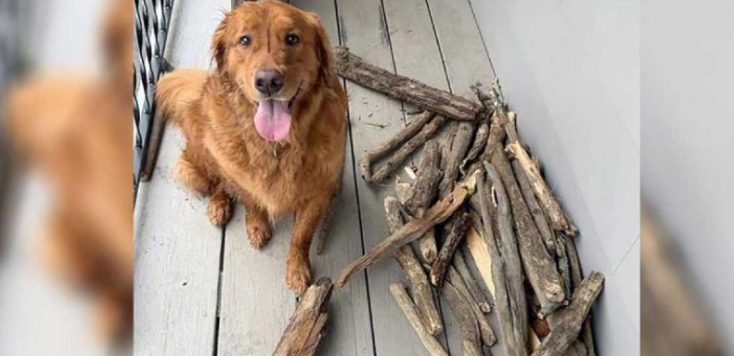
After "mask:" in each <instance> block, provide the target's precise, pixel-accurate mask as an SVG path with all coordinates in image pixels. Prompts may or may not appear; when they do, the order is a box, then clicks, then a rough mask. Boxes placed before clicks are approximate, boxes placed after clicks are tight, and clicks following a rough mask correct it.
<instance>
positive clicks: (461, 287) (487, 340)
mask: <svg viewBox="0 0 734 356" xmlns="http://www.w3.org/2000/svg"><path fill="white" fill-rule="evenodd" d="M447 275H448V276H447V277H446V278H447V281H446V284H450V285H451V286H453V287H454V288H456V290H457V291H458V292H459V293H460V294H461V295H462V296H463V297H464V299H465V300H466V303H467V305H468V306H469V308H470V309H471V311H472V313H474V317H475V318H476V322H477V325H478V326H479V335H480V336H481V337H482V342H483V343H484V344H485V345H487V346H492V345H494V343H495V342H496V341H497V338H496V337H495V336H494V331H493V330H492V326H490V325H489V320H488V319H487V316H486V315H484V313H483V312H482V310H481V309H479V305H478V304H477V303H476V301H474V298H472V296H471V293H470V292H469V288H468V287H467V286H466V284H465V283H464V280H463V279H461V276H460V275H459V272H458V271H457V270H456V268H454V267H453V266H449V268H448V271H447Z"/></svg>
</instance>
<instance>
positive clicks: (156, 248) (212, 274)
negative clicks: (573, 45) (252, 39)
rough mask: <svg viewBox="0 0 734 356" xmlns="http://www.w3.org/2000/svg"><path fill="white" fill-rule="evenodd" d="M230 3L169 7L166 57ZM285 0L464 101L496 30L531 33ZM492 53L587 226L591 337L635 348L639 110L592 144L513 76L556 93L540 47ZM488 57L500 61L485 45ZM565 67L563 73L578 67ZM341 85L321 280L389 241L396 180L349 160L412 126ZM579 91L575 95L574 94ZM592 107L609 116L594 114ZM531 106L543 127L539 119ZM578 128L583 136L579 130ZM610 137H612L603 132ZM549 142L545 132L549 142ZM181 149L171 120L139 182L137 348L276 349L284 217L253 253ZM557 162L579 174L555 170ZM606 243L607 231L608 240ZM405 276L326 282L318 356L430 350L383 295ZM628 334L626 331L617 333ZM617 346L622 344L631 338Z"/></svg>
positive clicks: (385, 264)
mask: <svg viewBox="0 0 734 356" xmlns="http://www.w3.org/2000/svg"><path fill="white" fill-rule="evenodd" d="M229 2H230V1H229V0H215V1H178V2H177V3H176V7H175V9H174V17H173V23H174V25H173V34H172V37H171V38H170V40H169V46H170V47H169V51H168V54H167V57H168V58H169V60H170V61H171V62H172V63H173V64H174V65H175V66H177V67H185V66H188V67H196V68H208V66H209V63H210V62H209V52H208V49H209V44H210V37H211V34H212V32H213V29H214V27H215V26H216V24H217V22H218V21H219V20H220V19H221V18H222V14H223V11H225V10H227V9H228V8H229ZM293 3H294V5H297V6H299V7H302V8H305V9H309V10H312V11H315V12H317V13H318V14H319V15H320V16H321V18H322V22H323V24H324V26H325V28H326V29H327V32H328V33H329V36H330V38H331V41H332V44H333V45H336V44H339V43H340V44H343V45H346V46H348V47H349V48H350V50H351V51H353V52H354V53H356V54H357V55H359V56H361V57H363V58H365V60H367V61H369V62H370V63H373V64H376V65H378V66H380V67H383V68H388V69H393V70H395V71H396V72H397V73H399V74H403V75H407V76H410V77H414V78H416V79H419V80H421V81H423V82H425V83H427V84H430V85H433V86H436V87H439V88H443V89H447V90H451V91H453V92H454V93H457V94H461V95H469V94H470V92H469V85H471V84H473V83H474V82H476V81H480V82H482V83H484V84H485V85H488V84H489V83H491V81H492V80H493V79H494V74H493V70H492V66H491V63H490V59H489V54H488V52H487V49H489V50H494V49H495V47H494V46H495V45H494V44H493V43H500V44H503V43H505V44H506V43H507V41H511V40H513V38H509V39H503V36H521V35H522V33H520V30H519V28H522V27H523V26H527V27H530V26H529V25H527V24H523V22H522V20H521V19H517V18H516V19H515V20H516V21H517V22H516V23H515V24H514V27H507V19H508V18H510V17H507V18H504V19H503V18H499V17H501V16H499V15H498V14H499V12H495V13H492V11H495V9H494V8H493V7H489V6H487V4H486V3H485V2H481V1H461V0H459V1H456V0H382V1H381V0H336V1H323V0H300V1H293ZM493 3H494V1H493ZM472 5H473V6H474V8H472ZM495 6H497V11H499V10H502V11H504V12H503V13H505V14H506V15H508V14H511V15H516V16H519V15H518V14H516V13H514V12H510V10H507V9H506V8H503V7H502V6H500V5H499V4H495ZM551 10H553V9H552V8H551V9H549V11H551ZM555 10H556V11H557V10H558V9H555ZM479 11H481V13H479ZM475 18H476V19H478V20H479V24H477V22H476V21H475ZM490 20H492V21H490ZM502 21H505V22H504V23H503V22H502ZM548 26H551V27H549V28H544V29H543V31H548V33H552V31H551V30H553V29H554V27H552V26H556V27H555V30H556V31H559V30H563V31H570V30H568V29H567V28H565V27H563V25H562V24H558V23H550V24H548ZM580 30H581V29H580ZM538 31H541V30H538ZM574 33H576V34H578V38H572V39H575V40H576V41H577V43H580V44H585V45H589V44H591V43H594V42H593V41H591V40H588V39H585V38H583V36H581V33H583V31H579V32H574ZM488 38H491V41H490V40H488ZM483 39H484V41H486V45H485V42H483ZM503 41H504V42H503ZM521 43H525V42H521ZM525 45H526V46H531V45H532V43H530V44H525ZM559 47H560V46H559ZM497 48H501V50H502V51H505V53H504V56H502V57H501V58H502V59H503V61H502V62H501V64H502V70H501V71H500V72H499V74H502V73H504V72H507V75H508V77H509V78H508V79H509V80H508V81H503V83H504V84H505V89H506V90H507V91H509V93H510V94H511V95H512V96H511V97H508V99H509V101H510V103H511V104H515V106H514V108H516V109H517V110H518V111H519V116H520V117H519V120H520V126H521V134H523V133H525V132H526V131H527V132H528V133H529V134H528V135H527V137H525V136H524V137H525V139H526V141H528V143H530V144H531V145H533V150H534V152H535V153H536V154H538V155H539V156H540V157H541V159H543V160H544V161H546V168H547V171H548V173H549V174H550V175H551V177H550V180H551V181H552V182H558V183H556V187H557V188H558V191H559V192H560V195H561V196H562V197H564V198H565V199H563V200H564V203H566V205H567V206H568V207H569V210H570V211H571V214H572V216H574V217H575V218H576V222H577V223H578V225H579V227H580V229H581V230H582V232H583V235H582V237H581V239H580V241H579V247H580V249H581V255H582V260H583V263H584V264H585V265H586V266H587V269H590V268H594V269H597V270H601V271H602V272H604V273H605V274H606V275H607V286H608V290H611V291H609V292H608V293H609V294H605V297H603V303H602V306H601V308H596V310H597V313H599V314H600V317H599V318H598V322H597V324H600V323H601V324H602V325H601V330H602V333H603V335H605V337H608V338H609V339H608V340H609V341H606V342H602V343H601V344H600V346H601V347H602V348H603V349H602V350H600V351H601V352H600V354H602V355H603V354H629V355H632V354H633V353H614V352H610V351H609V350H620V349H616V348H612V347H611V346H610V345H612V344H615V345H618V346H619V345H624V344H626V343H632V345H631V347H633V346H634V345H635V344H634V341H635V340H624V338H626V337H627V336H629V335H630V333H634V334H635V335H636V334H637V331H638V330H639V324H638V323H637V322H636V321H635V320H636V318H635V320H633V319H632V316H636V315H637V312H638V311H639V305H637V309H635V304H634V300H633V299H634V298H636V297H637V295H638V293H637V292H636V291H635V290H634V288H638V287H637V284H638V283H637V282H636V281H635V280H634V279H633V278H631V277H630V274H633V273H634V271H636V270H635V269H634V265H632V266H631V265H630V263H623V262H624V261H632V260H636V256H639V253H638V248H639V245H638V244H637V243H636V237H637V234H638V231H637V229H636V228H635V227H636V225H635V224H636V218H635V217H634V216H632V217H631V216H630V215H635V214H636V212H637V196H636V194H638V190H636V187H637V186H636V185H635V184H632V183H631V181H630V180H629V179H628V178H630V177H637V174H636V172H637V155H638V151H637V143H636V142H637V140H638V139H637V138H636V137H637V134H636V131H635V128H629V129H628V127H629V125H633V124H634V123H635V119H634V118H626V117H623V116H624V113H619V114H618V115H617V116H611V117H610V116H599V117H598V118H593V121H594V122H599V121H601V120H613V122H612V123H609V124H608V125H606V126H596V127H594V129H592V130H588V131H589V132H590V136H589V139H588V140H580V139H579V137H576V139H573V140H572V137H565V136H563V135H566V134H567V133H566V132H565V131H560V130H559V127H561V126H557V127H555V126H549V123H550V122H559V123H558V124H556V125H566V124H569V123H570V122H573V120H576V119H578V114H574V115H573V116H569V115H568V114H569V112H568V111H559V110H554V111H548V112H542V111H541V112H538V111H537V110H534V109H535V108H537V107H538V106H539V105H540V104H545V103H544V102H543V100H548V99H546V98H544V97H540V96H538V93H539V92H538V90H539V88H538V87H535V88H533V87H531V88H529V89H528V88H527V86H526V85H527V82H525V84H523V83H524V82H522V81H520V80H519V79H518V78H522V75H523V74H524V73H527V74H528V76H529V77H526V78H529V79H528V80H530V79H533V78H536V77H537V78H540V76H541V75H543V74H545V75H546V76H547V77H544V78H541V79H544V80H543V81H542V82H540V81H539V83H541V84H543V87H542V89H543V93H546V92H547V93H549V94H551V93H552V94H553V97H552V99H554V100H560V99H559V98H563V95H562V94H563V92H556V91H555V89H554V88H553V87H551V86H550V84H551V82H552V78H555V76H561V77H563V73H555V72H553V70H556V69H554V68H555V67H554V68H548V67H547V66H542V65H539V64H538V62H539V61H541V60H542V58H543V57H539V58H534V61H532V62H531V61H530V60H529V59H527V58H524V57H523V56H526V55H538V54H537V53H532V54H531V52H530V49H528V48H521V49H522V51H520V50H518V48H512V46H502V47H497ZM551 49H552V50H558V49H557V48H550V49H549V50H551ZM492 57H493V59H494V57H495V53H494V52H493V55H492ZM574 60H576V61H577V62H578V63H579V64H580V65H582V67H581V68H582V69H583V68H584V67H583V65H584V64H588V61H589V59H588V58H575V59H574ZM528 63H530V64H528ZM573 63H574V62H569V63H568V64H567V65H566V66H565V67H557V68H559V69H560V70H563V71H566V72H570V73H575V71H576V68H574V65H573ZM515 65H517V66H515ZM531 69H532V70H531ZM549 73H551V74H549ZM582 74H583V75H582V77H579V75H578V74H577V75H576V76H575V77H574V78H576V80H577V82H580V83H581V84H584V83H583V82H584V80H591V81H593V80H594V78H595V77H593V73H587V72H582ZM590 76H591V77H590ZM531 84H532V82H531ZM577 84H578V83H577ZM346 89H347V92H348V94H349V120H350V140H349V142H348V147H347V150H348V153H349V154H348V155H347V157H346V161H345V171H344V178H343V181H342V184H343V189H342V192H341V195H340V196H339V198H338V199H339V203H338V204H339V205H338V206H339V209H338V212H337V216H336V217H335V219H334V221H335V224H334V226H333V228H332V230H331V236H330V237H329V242H328V244H327V247H326V249H325V252H324V254H323V255H321V256H313V259H312V263H313V265H314V270H315V274H316V275H317V276H322V275H327V276H331V277H334V276H335V275H336V273H337V271H338V270H339V269H340V268H341V267H343V266H344V265H346V263H347V262H348V261H349V260H351V259H353V258H355V257H356V256H359V255H360V254H362V253H363V251H364V249H365V248H369V247H370V246H372V245H374V244H376V243H377V242H378V241H380V240H382V239H383V238H384V237H385V236H386V227H385V225H384V224H385V221H384V218H383V210H382V201H383V198H384V197H385V196H386V195H388V194H392V192H391V188H390V189H388V188H385V189H381V188H379V187H375V186H371V185H367V184H366V183H365V182H364V181H363V180H362V179H361V178H359V176H358V175H357V176H355V169H354V162H353V159H354V158H353V157H359V156H360V155H361V154H362V152H364V151H365V150H366V149H368V148H371V147H374V146H375V145H376V144H378V143H379V142H381V141H383V140H385V139H386V138H388V137H389V136H390V135H392V134H394V133H395V132H397V131H398V130H399V129H400V128H401V127H402V126H403V125H404V124H405V122H406V121H409V120H410V119H411V118H410V117H409V116H407V115H405V114H404V109H409V108H403V107H402V105H401V104H400V103H399V102H395V101H393V100H391V99H389V98H386V97H385V96H383V95H380V94H376V93H374V92H371V91H369V90H366V89H363V88H361V87H359V86H357V85H354V84H352V83H346ZM530 89H532V90H530ZM591 89H593V90H591V91H589V92H588V97H591V98H598V99H599V101H586V102H584V103H583V104H584V106H582V107H583V108H584V110H590V109H592V108H597V107H598V106H603V105H604V104H606V103H608V102H609V100H610V99H609V97H607V96H606V94H605V92H604V91H603V90H602V89H600V88H596V87H592V88H591ZM578 90H579V91H581V92H584V88H583V87H580V88H578ZM526 92H527V93H528V95H527V96H526ZM523 98H524V100H523ZM587 99H588V98H587ZM568 100H570V99H568ZM567 109H568V110H571V108H567ZM598 110H600V111H604V108H598ZM571 111H572V110H571ZM526 112H527V113H528V115H527V116H525V113H526ZM541 115H542V116H543V118H542V120H541V119H538V117H539V116H541ZM557 116H560V117H557ZM526 117H527V119H526ZM622 119H625V120H622ZM590 120H591V119H590ZM376 124H379V125H376ZM579 124H580V125H582V127H583V125H585V123H583V122H579ZM381 126H384V127H381ZM633 126H634V125H633ZM543 130H545V131H543ZM583 131H584V130H581V133H578V134H579V135H582V133H583ZM605 132H609V135H611V136H605V135H604V133H605ZM544 135H545V136H547V137H550V139H543V137H544ZM581 137H583V136H581ZM618 138H622V139H624V140H628V141H629V142H628V143H625V144H629V146H627V147H626V148H625V147H623V148H622V149H621V150H620V149H619V147H617V146H616V145H603V146H602V145H600V144H599V143H598V142H595V141H594V140H604V142H608V140H612V139H618ZM561 143H563V144H561ZM182 147H183V142H182V137H181V135H180V132H179V131H178V130H177V129H174V128H168V129H167V130H166V134H165V136H164V139H163V143H162V147H161V155H160V159H159V160H158V166H157V168H156V171H155V174H154V176H153V178H152V180H151V181H150V182H148V183H144V184H143V185H142V187H141V190H140V195H139V197H138V199H139V201H138V205H137V207H138V210H137V211H136V284H135V297H136V310H135V324H136V325H135V333H136V338H135V350H136V353H137V354H140V355H179V354H186V355H188V354H192V355H199V354H209V353H212V352H214V350H215V349H216V350H218V353H219V354H222V355H267V354H270V352H272V350H273V349H274V346H275V344H276V343H277V340H278V337H279V335H280V333H281V331H282V330H283V328H284V327H285V324H286V322H287V318H288V316H289V314H290V313H291V311H292V310H293V308H294V306H295V302H296V300H295V297H293V295H292V294H291V292H290V291H288V290H287V289H286V287H285V284H284V272H285V252H286V249H287V243H288V235H289V233H288V231H289V230H288V228H289V224H288V223H287V222H285V223H283V224H280V226H279V228H278V232H277V234H276V237H275V238H274V240H273V241H271V242H270V244H269V245H268V246H267V247H266V248H265V249H264V250H262V251H256V250H254V249H253V248H252V247H250V246H249V244H248V242H247V239H246V236H245V229H244V217H243V211H242V208H241V207H238V210H237V212H236V215H235V217H234V219H233V220H232V221H231V222H230V223H229V225H228V226H227V227H226V228H225V229H216V228H213V227H211V226H210V225H209V223H208V221H207V218H206V214H205V211H206V201H205V200H202V199H198V198H196V197H195V196H194V195H193V194H192V193H190V192H188V191H187V190H186V189H185V188H183V187H181V186H180V185H178V183H176V182H175V181H174V180H173V178H172V169H173V166H174V164H175V161H176V159H177V157H178V155H179V154H180V150H181V148H182ZM592 152H595V153H601V154H603V156H602V157H599V158H601V159H603V160H605V161H608V160H609V159H610V158H611V157H617V160H614V161H612V162H611V163H613V164H611V165H607V166H603V167H601V168H600V166H599V165H589V164H588V163H589V160H590V159H591V158H593V157H591V153H592ZM551 156H553V157H559V158H558V159H553V158H552V157H551ZM571 168H573V169H571ZM567 170H568V171H569V172H572V173H573V174H568V173H564V172H565V171H567ZM630 170H631V171H630ZM609 171H612V173H615V174H617V175H620V176H619V177H616V176H615V177H614V179H613V180H611V182H612V183H614V184H612V185H611V187H609V188H605V187H603V186H602V185H604V184H610V179H611V178H610V179H601V178H600V177H602V178H603V176H604V174H605V173H609ZM627 172H629V175H627ZM617 178H619V179H617ZM560 181H562V182H560ZM604 211H611V212H613V213H615V214H618V215H617V218H618V219H622V220H623V221H624V222H625V225H624V226H623V228H618V229H612V230H609V227H610V226H608V225H607V224H609V223H610V222H612V221H613V220H612V217H610V216H607V217H606V218H604V217H603V216H602V215H603V212H604ZM628 220H629V223H627V221H628ZM610 237H613V238H614V240H613V241H608V240H607V239H608V238H610ZM589 266H590V267H589ZM630 266H631V267H630ZM630 271H632V272H630ZM399 280H402V276H401V273H400V272H399V269H398V267H397V264H396V263H394V262H393V261H390V260H387V259H386V260H384V261H381V262H379V263H377V264H376V265H375V266H373V267H371V268H370V269H369V270H368V271H366V272H365V273H362V274H361V275H359V276H357V277H356V278H354V279H353V280H352V282H350V283H349V284H348V285H347V286H346V287H345V288H343V289H340V290H337V291H335V292H334V295H333V298H332V302H331V304H330V310H331V315H330V333H329V335H328V336H327V338H326V339H325V340H324V342H323V345H321V347H320V349H319V351H320V352H319V353H320V354H324V355H373V354H374V355H423V354H425V351H424V349H423V347H422V346H421V344H420V342H419V340H418V338H417V337H416V335H415V333H414V332H413V330H412V329H411V328H410V326H409V325H408V323H407V321H406V320H405V318H404V317H403V316H402V315H401V314H400V311H399V309H398V308H397V307H396V305H395V303H394V301H393V300H392V297H391V296H390V294H389V292H388V285H389V283H392V282H395V281H399ZM628 283H634V286H632V285H628ZM609 287H611V288H609ZM605 293H607V292H605ZM443 314H444V317H445V323H446V324H447V326H448V328H449V330H454V331H453V332H451V333H449V335H442V337H441V342H442V343H444V345H446V346H447V348H448V349H449V350H450V351H451V352H452V354H459V353H460V346H459V345H460V340H459V339H458V335H457V332H456V327H453V326H452V325H453V320H452V317H451V315H450V313H447V312H446V311H444V312H443ZM625 327H626V328H627V329H626V330H620V328H625ZM607 334H608V335H607ZM615 337H616V338H615ZM620 347H622V346H620ZM625 350H629V349H627V348H626V346H625ZM605 351H606V352H605Z"/></svg>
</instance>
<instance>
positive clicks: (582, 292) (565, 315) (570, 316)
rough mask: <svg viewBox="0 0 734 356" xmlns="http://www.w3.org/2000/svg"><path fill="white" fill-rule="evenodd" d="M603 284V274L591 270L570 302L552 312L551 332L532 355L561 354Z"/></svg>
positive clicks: (567, 346)
mask: <svg viewBox="0 0 734 356" xmlns="http://www.w3.org/2000/svg"><path fill="white" fill-rule="evenodd" d="M603 286H604V276H603V275H602V274H601V273H599V272H592V273H590V274H589V276H588V277H586V279H584V280H583V281H582V282H581V284H580V285H579V286H578V288H576V291H575V292H574V294H573V298H572V300H571V304H570V305H569V306H568V307H566V308H564V309H562V310H559V311H558V312H557V313H556V314H554V318H553V320H551V323H552V325H551V332H550V334H548V337H546V338H545V339H544V340H543V342H542V343H541V344H540V347H539V348H538V349H537V350H536V351H535V352H533V356H554V355H563V354H564V353H565V352H566V350H568V348H569V347H570V346H571V344H573V342H574V341H575V340H576V338H577V337H578V335H579V332H580V331H581V327H582V325H583V323H584V320H585V319H586V315H587V314H588V313H589V310H591V306H592V305H593V303H594V300H596V297H598V296H599V293H601V290H602V287H603Z"/></svg>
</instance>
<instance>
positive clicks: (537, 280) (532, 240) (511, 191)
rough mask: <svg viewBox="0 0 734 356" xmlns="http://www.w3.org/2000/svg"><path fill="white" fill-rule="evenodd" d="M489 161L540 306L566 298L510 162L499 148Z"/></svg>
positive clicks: (560, 301)
mask: <svg viewBox="0 0 734 356" xmlns="http://www.w3.org/2000/svg"><path fill="white" fill-rule="evenodd" d="M490 130H491V129H490ZM490 136H491V134H490ZM492 164H493V165H494V167H495V168H496V169H497V173H498V174H499V177H500V178H501V180H502V183H503V184H504V186H505V189H506V191H507V196H508V198H509V200H510V207H511V208H512V216H513V218H514V221H515V227H516V230H517V241H518V246H519V247H520V255H521V256H522V262H523V266H524V267H525V273H526V275H527V276H528V280H529V281H530V284H531V285H532V287H533V290H534V291H535V293H536V294H537V295H538V300H540V304H541V306H543V307H545V306H546V305H547V304H550V303H562V302H563V300H564V299H565V293H564V290H563V285H562V283H561V276H560V274H559V273H558V270H557V269H556V266H555V263H554V261H553V259H552V258H551V257H550V255H549V254H548V251H546V249H545V245H544V244H543V239H542V237H540V233H539V232H538V229H537V228H536V227H535V223H534V222H533V218H532V217H531V216H530V210H529V209H528V206H527V205H526V204H525V200H524V199H523V197H522V193H521V192H520V187H519V185H518V183H517V181H516V180H515V176H514V174H513V173H512V167H511V166H510V162H509V161H508V160H507V156H506V155H505V153H504V152H503V151H502V150H501V149H497V150H494V152H493V153H492Z"/></svg>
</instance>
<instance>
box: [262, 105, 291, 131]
mask: <svg viewBox="0 0 734 356" xmlns="http://www.w3.org/2000/svg"><path fill="white" fill-rule="evenodd" d="M255 129H257V133H258V134H260V136H261V137H262V138H264V139H266V140H268V141H281V140H283V139H285V138H286V136H288V133H289V132H290V130H291V112H290V110H288V102H286V101H281V100H263V101H261V102H260V103H259V104H258V105H257V112H256V113H255Z"/></svg>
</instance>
